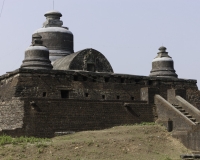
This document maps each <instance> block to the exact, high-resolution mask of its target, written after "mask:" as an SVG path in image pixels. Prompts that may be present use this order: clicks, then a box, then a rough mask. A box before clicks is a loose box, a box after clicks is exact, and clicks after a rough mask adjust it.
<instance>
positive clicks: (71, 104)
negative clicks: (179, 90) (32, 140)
mask: <svg viewBox="0 0 200 160" xmlns="http://www.w3.org/2000/svg"><path fill="white" fill-rule="evenodd" d="M34 102H35V103H34V106H33V105H30V103H29V100H28V99H25V111H26V114H25V119H24V121H25V124H24V128H25V129H26V130H25V133H26V135H29V136H40V137H52V136H54V133H55V132H66V131H83V130H96V129H104V128H109V127H113V126H117V125H126V124H135V123H140V122H153V121H154V114H153V108H152V106H150V105H148V104H146V103H144V102H136V103H134V104H132V105H130V106H129V108H128V109H127V108H126V107H125V106H124V102H122V101H120V102H116V101H88V100H78V101H77V100H55V99H54V100H53V99H47V100H42V99H34ZM133 113H136V114H133Z"/></svg>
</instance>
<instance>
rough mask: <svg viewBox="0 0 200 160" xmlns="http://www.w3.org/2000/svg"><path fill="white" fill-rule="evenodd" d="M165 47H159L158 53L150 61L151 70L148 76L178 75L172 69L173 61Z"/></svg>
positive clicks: (169, 76) (173, 76)
mask: <svg viewBox="0 0 200 160" xmlns="http://www.w3.org/2000/svg"><path fill="white" fill-rule="evenodd" d="M166 49H167V48H165V47H163V46H162V47H160V48H159V50H160V52H158V55H157V56H156V57H155V58H154V59H153V61H152V70H151V73H150V75H149V76H153V77H168V78H177V77H178V75H177V74H176V73H175V72H176V71H175V70H174V62H173V60H172V58H171V57H170V56H169V55H168V52H166Z"/></svg>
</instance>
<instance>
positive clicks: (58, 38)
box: [33, 10, 74, 63]
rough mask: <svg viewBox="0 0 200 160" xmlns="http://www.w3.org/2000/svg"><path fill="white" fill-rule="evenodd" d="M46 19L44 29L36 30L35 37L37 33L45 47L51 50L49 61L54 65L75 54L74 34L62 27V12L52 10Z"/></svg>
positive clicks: (46, 15)
mask: <svg viewBox="0 0 200 160" xmlns="http://www.w3.org/2000/svg"><path fill="white" fill-rule="evenodd" d="M45 17H46V21H45V22H44V24H43V27H42V28H40V29H38V30H36V31H35V32H34V33H33V36H34V35H35V34H37V33H39V34H40V35H41V36H42V41H43V45H44V46H46V47H47V48H48V49H49V54H50V56H49V59H50V60H51V62H52V63H53V62H54V61H55V60H57V59H60V58H62V57H64V56H66V55H69V54H71V53H73V52H74V42H73V34H72V32H70V31H69V29H68V28H67V27H63V26H62V25H63V22H62V21H61V20H60V17H62V14H61V13H60V12H58V11H54V10H52V11H49V12H47V13H45Z"/></svg>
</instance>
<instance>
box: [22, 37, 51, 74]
mask: <svg viewBox="0 0 200 160" xmlns="http://www.w3.org/2000/svg"><path fill="white" fill-rule="evenodd" d="M32 39H33V40H32V45H31V46H30V47H28V48H27V49H26V51H25V59H24V61H23V64H22V65H21V68H26V69H48V70H50V69H52V68H53V66H52V65H51V61H50V60H49V50H48V49H47V48H46V47H45V46H43V45H42V40H41V39H42V37H41V36H40V35H39V34H35V35H34V36H33V37H32Z"/></svg>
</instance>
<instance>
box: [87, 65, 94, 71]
mask: <svg viewBox="0 0 200 160" xmlns="http://www.w3.org/2000/svg"><path fill="white" fill-rule="evenodd" d="M87 71H91V72H95V66H94V64H87Z"/></svg>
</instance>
